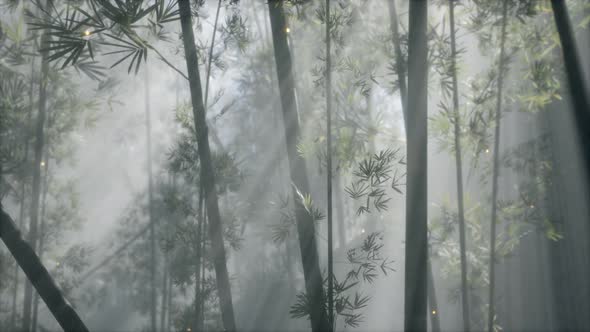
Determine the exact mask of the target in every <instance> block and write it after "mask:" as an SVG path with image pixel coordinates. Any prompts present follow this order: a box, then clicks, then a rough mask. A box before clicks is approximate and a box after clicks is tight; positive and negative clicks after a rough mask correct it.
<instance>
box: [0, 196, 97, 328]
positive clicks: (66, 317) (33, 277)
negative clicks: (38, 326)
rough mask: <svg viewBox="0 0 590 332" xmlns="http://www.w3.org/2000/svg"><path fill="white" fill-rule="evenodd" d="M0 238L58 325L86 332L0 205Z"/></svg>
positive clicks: (74, 312)
mask: <svg viewBox="0 0 590 332" xmlns="http://www.w3.org/2000/svg"><path fill="white" fill-rule="evenodd" d="M0 238H2V241H4V244H6V247H7V248H8V250H9V251H10V253H11V254H12V256H14V258H15V259H16V261H17V262H18V265H19V266H20V267H21V268H22V269H23V271H24V272H25V275H26V276H27V278H28V279H29V280H30V281H31V283H33V286H34V287H35V289H36V290H37V292H39V295H41V298H42V299H43V301H44V302H45V304H46V305H47V308H49V310H50V311H51V313H52V314H53V316H54V317H55V319H56V320H57V322H58V323H59V325H60V326H61V327H62V328H63V329H64V331H67V332H70V331H71V332H87V331H88V329H87V328H86V326H85V325H84V323H83V322H82V320H81V319H80V317H79V316H78V314H77V313H76V311H74V309H73V308H72V306H71V305H70V304H69V303H68V301H67V300H66V299H65V298H64V297H63V295H62V294H61V291H60V290H59V288H58V287H57V285H56V284H55V282H54V281H53V279H52V278H51V276H50V275H49V272H47V269H45V267H44V266H43V264H42V263H41V260H40V259H39V257H38V256H37V255H36V254H35V251H34V250H33V248H32V247H31V246H30V245H29V244H28V243H27V242H26V241H25V240H24V239H23V238H22V236H21V234H20V231H19V230H18V229H17V228H16V226H15V225H14V221H13V220H12V218H10V216H9V215H8V214H6V213H5V212H4V210H3V208H2V205H1V204H0Z"/></svg>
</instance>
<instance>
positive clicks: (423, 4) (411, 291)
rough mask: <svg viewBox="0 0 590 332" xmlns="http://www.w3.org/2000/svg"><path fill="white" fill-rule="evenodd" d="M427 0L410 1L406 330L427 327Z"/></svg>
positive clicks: (419, 329)
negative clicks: (410, 107)
mask: <svg viewBox="0 0 590 332" xmlns="http://www.w3.org/2000/svg"><path fill="white" fill-rule="evenodd" d="M427 12H428V2H427V1H410V24H409V34H410V35H409V40H410V44H409V49H408V59H409V63H408V67H409V71H408V105H411V106H412V109H411V110H410V109H408V115H407V118H408V122H407V136H408V139H407V142H408V145H407V189H406V195H407V197H406V262H405V299H404V300H405V315H404V326H405V330H406V331H426V311H427V282H426V280H427V278H426V274H427V271H426V265H427V258H428V250H427V244H428V240H427V230H428V229H427V220H426V218H427V136H426V134H427V130H426V126H427V123H426V120H427V94H426V89H427V83H428V82H427V76H428V63H427V53H428V45H427V38H426V24H427Z"/></svg>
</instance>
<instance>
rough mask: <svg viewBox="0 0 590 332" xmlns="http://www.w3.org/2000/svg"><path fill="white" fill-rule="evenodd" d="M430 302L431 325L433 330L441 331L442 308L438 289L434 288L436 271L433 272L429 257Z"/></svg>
mask: <svg viewBox="0 0 590 332" xmlns="http://www.w3.org/2000/svg"><path fill="white" fill-rule="evenodd" d="M427 264H428V266H427V267H426V268H427V269H428V303H429V304H430V312H429V313H428V314H429V315H430V327H431V330H432V332H440V318H439V317H440V310H439V306H438V301H437V300H436V289H435V288H434V273H433V272H432V260H431V259H430V258H429V259H428V263H427Z"/></svg>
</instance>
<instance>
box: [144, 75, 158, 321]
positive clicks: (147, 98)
mask: <svg viewBox="0 0 590 332" xmlns="http://www.w3.org/2000/svg"><path fill="white" fill-rule="evenodd" d="M144 87H145V96H144V97H145V130H146V149H147V156H146V159H147V160H146V164H147V173H148V174H147V180H148V216H149V218H148V220H149V225H150V227H149V229H150V231H149V232H150V326H151V330H152V331H153V332H155V331H156V330H157V328H158V325H157V323H156V315H157V313H156V306H157V303H156V302H157V294H156V264H157V263H156V229H155V222H154V199H153V195H154V193H153V190H154V188H153V187H154V185H153V178H152V177H153V173H152V122H151V109H150V104H151V102H150V74H149V69H148V66H147V65H146V66H145V84H144Z"/></svg>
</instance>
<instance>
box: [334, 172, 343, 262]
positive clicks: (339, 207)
mask: <svg viewBox="0 0 590 332" xmlns="http://www.w3.org/2000/svg"><path fill="white" fill-rule="evenodd" d="M334 180H335V183H334V186H335V189H336V190H335V193H336V215H337V216H338V219H339V221H338V247H339V250H340V252H344V248H345V247H346V216H345V215H344V202H343V200H342V192H343V190H342V172H338V173H337V174H336V176H335V179H334Z"/></svg>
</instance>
